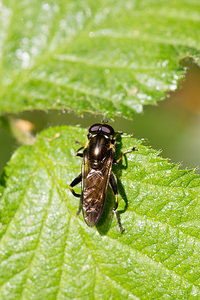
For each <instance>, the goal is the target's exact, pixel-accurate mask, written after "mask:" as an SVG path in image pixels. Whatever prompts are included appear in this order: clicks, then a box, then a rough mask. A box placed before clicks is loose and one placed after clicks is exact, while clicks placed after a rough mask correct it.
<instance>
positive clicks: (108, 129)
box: [102, 125, 114, 135]
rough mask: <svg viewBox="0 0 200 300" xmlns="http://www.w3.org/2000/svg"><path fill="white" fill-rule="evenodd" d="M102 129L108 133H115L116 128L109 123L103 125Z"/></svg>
mask: <svg viewBox="0 0 200 300" xmlns="http://www.w3.org/2000/svg"><path fill="white" fill-rule="evenodd" d="M102 131H103V132H104V133H105V134H108V135H113V134H114V129H113V128H112V127H111V126H109V125H107V126H102Z"/></svg>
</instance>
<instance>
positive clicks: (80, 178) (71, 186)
mask: <svg viewBox="0 0 200 300" xmlns="http://www.w3.org/2000/svg"><path fill="white" fill-rule="evenodd" d="M81 180H82V174H79V175H78V176H77V177H76V178H75V179H74V180H73V181H72V183H71V184H70V186H69V188H70V191H71V192H72V194H73V195H74V196H75V197H78V198H80V202H79V208H78V211H77V213H76V215H77V216H78V215H79V214H80V211H81V208H82V200H81V194H77V193H76V192H75V191H74V189H73V186H75V185H77V184H78V183H80V182H81Z"/></svg>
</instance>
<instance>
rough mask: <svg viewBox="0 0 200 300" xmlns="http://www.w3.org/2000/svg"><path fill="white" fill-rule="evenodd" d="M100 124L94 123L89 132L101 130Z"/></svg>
mask: <svg viewBox="0 0 200 300" xmlns="http://www.w3.org/2000/svg"><path fill="white" fill-rule="evenodd" d="M100 126H101V125H100V124H94V125H92V126H91V127H90V128H89V132H90V133H96V132H98V131H99V128H100Z"/></svg>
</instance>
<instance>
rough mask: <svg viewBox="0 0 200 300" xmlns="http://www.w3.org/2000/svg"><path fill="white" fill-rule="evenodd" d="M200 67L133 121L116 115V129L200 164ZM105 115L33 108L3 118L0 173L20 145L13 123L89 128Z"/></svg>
mask: <svg viewBox="0 0 200 300" xmlns="http://www.w3.org/2000/svg"><path fill="white" fill-rule="evenodd" d="M199 83H200V68H199V67H198V66H195V67H193V68H191V69H189V70H188V71H187V73H186V76H185V78H184V80H183V81H182V82H181V83H180V87H179V89H178V90H176V91H174V92H171V93H170V94H169V95H168V97H167V98H166V99H164V100H163V101H161V102H160V103H159V105H158V106H145V107H144V112H143V113H142V114H140V115H134V116H133V120H127V119H123V118H116V119H115V120H114V121H110V124H111V125H112V126H113V127H114V129H115V130H116V131H117V130H120V131H123V132H127V133H134V136H135V137H136V138H140V139H144V142H145V143H146V144H147V145H151V146H152V147H153V148H155V149H157V150H162V156H163V157H165V158H170V159H171V161H172V162H174V163H180V164H181V166H180V167H181V168H194V167H197V166H199V164H200V163H199V162H200V158H199V153H200V138H199V133H200V84H199ZM102 118H103V117H102V116H95V115H93V114H89V113H85V114H84V115H82V116H77V115H76V114H75V113H73V112H66V111H57V110H53V111H52V110H51V111H47V112H44V111H29V112H23V113H20V114H17V115H9V116H8V117H7V116H6V117H5V116H3V117H1V119H0V120H1V122H0V145H1V147H0V172H2V170H3V168H4V166H5V165H6V163H7V162H8V161H9V159H10V157H11V155H12V153H13V152H14V151H15V150H16V148H17V147H19V145H20V141H19V139H18V138H17V135H16V132H15V134H14V135H13V133H12V130H10V126H9V122H10V121H11V120H13V119H24V120H28V121H30V122H32V123H34V125H35V130H34V133H35V134H37V133H38V132H40V131H41V130H43V129H45V128H48V127H50V126H59V125H77V124H78V125H80V126H82V127H88V126H90V125H91V124H93V123H95V122H99V121H101V120H102ZM197 172H198V173H199V170H198V169H197Z"/></svg>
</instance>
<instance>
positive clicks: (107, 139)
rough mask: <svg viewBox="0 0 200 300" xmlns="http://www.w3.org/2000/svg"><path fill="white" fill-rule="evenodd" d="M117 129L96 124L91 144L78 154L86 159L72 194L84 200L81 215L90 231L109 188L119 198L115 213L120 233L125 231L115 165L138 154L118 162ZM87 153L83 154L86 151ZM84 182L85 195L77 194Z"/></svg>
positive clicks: (81, 204)
mask: <svg viewBox="0 0 200 300" xmlns="http://www.w3.org/2000/svg"><path fill="white" fill-rule="evenodd" d="M114 135H115V132H114V129H113V128H112V127H111V126H110V125H108V124H104V123H102V124H94V125H92V126H91V127H90V128H89V130H88V134H87V137H88V143H87V145H86V147H85V148H84V147H81V148H80V149H78V151H77V152H76V156H80V157H82V158H83V163H82V172H81V173H80V174H79V176H78V177H76V178H75V179H74V180H73V181H72V183H71V184H70V190H71V192H72V194H73V195H74V196H76V197H79V198H80V204H79V210H78V212H77V215H79V213H80V211H81V209H82V212H83V217H84V220H85V222H86V224H87V225H88V226H90V227H92V226H94V225H96V224H97V222H98V221H99V219H100V217H101V215H102V211H103V207H104V204H105V200H106V193H107V189H108V184H110V186H111V188H112V190H113V192H114V194H115V207H114V208H113V212H114V215H115V218H116V220H117V224H118V227H119V230H120V232H122V231H123V230H124V229H123V228H122V226H121V225H120V222H119V219H118V216H117V213H116V210H117V207H118V191H117V182H116V177H115V175H114V174H113V172H112V164H113V163H118V162H119V161H120V160H121V158H122V155H123V154H125V153H128V152H131V151H133V150H134V148H133V149H131V150H128V151H125V152H122V153H121V155H120V157H119V158H118V159H117V160H116V159H115V158H114V154H115V143H116V137H117V135H116V136H114ZM83 148H84V150H83V153H80V152H79V151H80V150H81V149H83ZM80 182H82V192H81V194H77V193H76V192H75V191H74V189H73V187H74V186H75V185H77V184H78V183H80Z"/></svg>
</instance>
